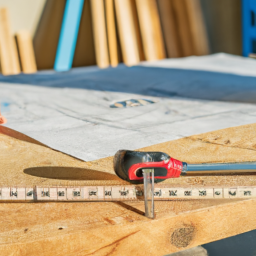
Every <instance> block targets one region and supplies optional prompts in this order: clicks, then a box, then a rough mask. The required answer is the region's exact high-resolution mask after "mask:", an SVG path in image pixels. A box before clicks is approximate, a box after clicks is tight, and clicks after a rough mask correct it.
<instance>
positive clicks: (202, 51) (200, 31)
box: [185, 0, 210, 56]
mask: <svg viewBox="0 0 256 256" xmlns="http://www.w3.org/2000/svg"><path fill="white" fill-rule="evenodd" d="M185 8H186V10H187V15H188V21H189V27H190V30H191V35H192V41H193V46H194V55H198V56H200V55H207V54H209V52H210V51H209V43H208V36H207V33H206V27H205V21H204V18H203V14H202V9H201V4H200V0H185Z"/></svg>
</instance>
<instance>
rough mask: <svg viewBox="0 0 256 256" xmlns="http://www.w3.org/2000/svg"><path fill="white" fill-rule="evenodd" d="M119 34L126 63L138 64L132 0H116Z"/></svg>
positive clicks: (128, 64)
mask: <svg viewBox="0 0 256 256" xmlns="http://www.w3.org/2000/svg"><path fill="white" fill-rule="evenodd" d="M115 8H116V16H117V24H118V32H119V33H118V34H119V38H120V43H121V49H122V55H123V60H124V63H125V64H126V65H127V66H132V65H136V64H138V63H139V61H140V56H139V49H138V42H137V35H136V29H135V24H134V19H133V11H132V0H115Z"/></svg>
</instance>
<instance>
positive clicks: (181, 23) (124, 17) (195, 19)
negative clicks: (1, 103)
mask: <svg viewBox="0 0 256 256" xmlns="http://www.w3.org/2000/svg"><path fill="white" fill-rule="evenodd" d="M58 3H60V2H58ZM56 4H57V3H56ZM56 4H55V5H56ZM62 5H63V4H62ZM55 7H56V6H55ZM63 7H64V6H63ZM45 9H47V8H45ZM48 9H49V8H48ZM51 9H52V11H51V12H52V13H53V14H54V16H55V17H54V18H55V19H53V20H56V15H57V14H55V12H54V10H53V9H54V6H51ZM60 12H61V13H62V14H61V15H62V25H61V28H60V26H56V24H55V25H54V24H52V19H51V18H50V16H49V15H48V16H47V15H46V16H47V19H48V20H50V21H51V22H46V23H45V22H44V23H45V24H48V25H47V29H46V30H47V33H46V38H44V39H43V38H42V37H40V41H41V42H40V45H41V46H43V49H41V50H39V51H40V52H43V55H44V56H48V55H49V54H51V62H54V63H52V66H51V67H42V65H41V62H40V60H39V59H38V58H39V57H38V56H36V57H37V60H36V58H35V53H34V47H33V43H32V41H33V40H34V42H35V48H36V51H37V52H38V49H37V48H38V43H37V41H38V40H37V38H36V37H35V38H32V35H31V34H30V33H29V32H28V31H25V30H22V31H18V32H17V33H15V34H12V32H11V25H10V20H9V13H8V9H7V8H1V9H0V63H1V72H2V74H3V75H15V74H19V73H20V72H24V73H34V72H36V71H37V65H36V62H38V65H39V66H38V67H39V68H52V67H54V69H55V70H56V71H67V70H69V69H71V68H72V66H85V65H93V64H97V65H98V67H99V68H107V67H109V66H112V67H116V66H117V65H118V64H119V63H120V62H123V63H124V64H125V65H127V66H133V65H136V64H138V63H139V62H141V61H144V60H146V61H156V60H160V59H164V58H178V57H185V56H191V55H197V56H200V55H206V54H208V53H209V47H208V39H207V35H206V30H205V26H204V20H203V15H202V10H201V5H200V0H78V1H74V0H67V1H66V4H65V8H60ZM43 15H44V14H42V16H43ZM59 16H60V15H58V17H59ZM85 16H86V17H85ZM41 20H42V22H43V20H44V19H43V18H42V19H41ZM58 20H59V18H58ZM56 22H57V21H56ZM50 26H51V27H50ZM41 27H42V26H40V24H39V25H38V30H39V29H40V28H41ZM52 28H55V32H54V34H55V35H56V36H55V37H56V39H57V38H58V37H59V39H58V44H56V43H54V42H53V40H52V39H51V38H52V37H53V36H52V34H51V33H50V32H49V31H51V29H52ZM56 29H57V30H58V31H56ZM50 34H51V36H49V35H50ZM81 40H83V42H82V43H81ZM49 42H51V44H52V47H51V48H52V49H51V50H49V49H45V47H46V46H47V45H48V44H49ZM44 45H46V46H45V47H44ZM41 48H42V47H41ZM48 48H49V47H48ZM81 49H82V52H83V54H80V53H81ZM78 50H79V52H80V53H78ZM37 55H38V54H37ZM53 55H54V56H53ZM93 55H94V56H93ZM93 62H95V63H93Z"/></svg>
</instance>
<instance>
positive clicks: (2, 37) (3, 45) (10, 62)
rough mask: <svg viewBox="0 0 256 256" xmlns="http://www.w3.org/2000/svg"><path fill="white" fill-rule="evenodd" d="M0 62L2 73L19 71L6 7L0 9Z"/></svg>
mask: <svg viewBox="0 0 256 256" xmlns="http://www.w3.org/2000/svg"><path fill="white" fill-rule="evenodd" d="M0 62H1V71H2V73H3V75H15V74H18V73H20V64H19V58H18V52H17V47H16V43H15V40H14V37H13V36H12V35H11V29H10V20H9V13H8V9H6V8H1V9H0Z"/></svg>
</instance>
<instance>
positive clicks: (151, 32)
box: [136, 0, 165, 61]
mask: <svg viewBox="0 0 256 256" xmlns="http://www.w3.org/2000/svg"><path fill="white" fill-rule="evenodd" d="M136 6H137V11H138V17H139V24H140V31H141V35H142V42H143V47H144V52H145V57H146V60H148V61H154V60H159V59H163V58H165V49H164V42H163V35H162V30H161V24H160V18H159V14H158V9H157V4H156V0H136Z"/></svg>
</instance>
